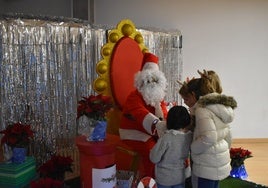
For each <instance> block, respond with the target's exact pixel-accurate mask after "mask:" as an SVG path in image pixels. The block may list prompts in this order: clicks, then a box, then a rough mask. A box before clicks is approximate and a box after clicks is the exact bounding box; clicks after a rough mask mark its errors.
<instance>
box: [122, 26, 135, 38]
mask: <svg viewBox="0 0 268 188" xmlns="http://www.w3.org/2000/svg"><path fill="white" fill-rule="evenodd" d="M122 33H123V34H124V35H125V36H129V35H131V34H132V33H133V27H132V26H131V25H130V24H125V25H124V26H123V27H122Z"/></svg>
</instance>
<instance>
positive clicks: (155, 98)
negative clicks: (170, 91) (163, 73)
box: [140, 85, 166, 106]
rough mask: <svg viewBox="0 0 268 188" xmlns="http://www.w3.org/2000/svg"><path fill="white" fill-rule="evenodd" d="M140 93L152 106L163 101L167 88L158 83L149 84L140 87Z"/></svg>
mask: <svg viewBox="0 0 268 188" xmlns="http://www.w3.org/2000/svg"><path fill="white" fill-rule="evenodd" d="M140 93H141V95H142V97H143V99H144V101H145V103H146V104H147V105H151V106H156V105H157V104H159V102H161V101H162V100H163V99H164V97H165V95H166V93H165V90H164V89H163V88H161V87H160V86H157V85H154V86H151V85H147V86H145V87H143V88H142V89H140Z"/></svg>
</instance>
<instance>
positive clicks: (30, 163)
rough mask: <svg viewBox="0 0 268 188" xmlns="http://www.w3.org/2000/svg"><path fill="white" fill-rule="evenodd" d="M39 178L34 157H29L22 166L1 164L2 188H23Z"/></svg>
mask: <svg viewBox="0 0 268 188" xmlns="http://www.w3.org/2000/svg"><path fill="white" fill-rule="evenodd" d="M36 177H37V173H36V161H35V159H34V157H27V159H26V161H25V162H24V163H22V164H15V163H0V187H1V188H21V187H25V186H27V185H29V183H30V182H31V180H33V179H35V178H36Z"/></svg>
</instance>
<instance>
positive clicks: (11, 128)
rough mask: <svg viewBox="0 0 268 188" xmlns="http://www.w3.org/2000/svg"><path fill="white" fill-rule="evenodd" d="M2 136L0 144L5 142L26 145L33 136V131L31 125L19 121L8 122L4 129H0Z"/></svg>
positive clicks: (14, 145) (10, 144) (20, 145)
mask: <svg viewBox="0 0 268 188" xmlns="http://www.w3.org/2000/svg"><path fill="white" fill-rule="evenodd" d="M0 133H1V134H4V136H3V137H2V139H1V144H4V143H6V144H7V145H8V146H10V147H12V148H14V147H27V146H28V145H29V144H30V141H31V139H33V137H34V131H33V130H32V129H31V125H28V124H23V123H21V122H17V123H12V124H9V125H8V126H7V127H6V129H5V130H2V131H0Z"/></svg>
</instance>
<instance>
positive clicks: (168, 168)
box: [150, 106, 192, 188]
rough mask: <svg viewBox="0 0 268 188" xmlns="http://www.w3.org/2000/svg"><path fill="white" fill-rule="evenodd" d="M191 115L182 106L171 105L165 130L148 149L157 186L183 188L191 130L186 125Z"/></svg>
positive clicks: (159, 187) (160, 187) (161, 187)
mask: <svg viewBox="0 0 268 188" xmlns="http://www.w3.org/2000/svg"><path fill="white" fill-rule="evenodd" d="M190 122H191V117H190V114H189V113H188V111H187V109H186V108H185V107H183V106H173V107H172V108H171V109H170V110H169V111H168V115H167V131H166V133H165V134H164V135H163V136H162V137H160V138H159V139H158V141H157V143H156V145H155V146H154V147H153V148H152V149H151V151H150V160H151V161H152V162H153V163H154V164H156V165H155V177H156V182H157V187H158V188H163V187H164V188H171V187H172V188H184V187H185V186H184V185H185V165H186V164H185V161H186V159H187V158H188V156H189V150H190V144H191V142H192V132H191V131H188V129H186V127H187V126H188V125H189V124H190Z"/></svg>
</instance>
